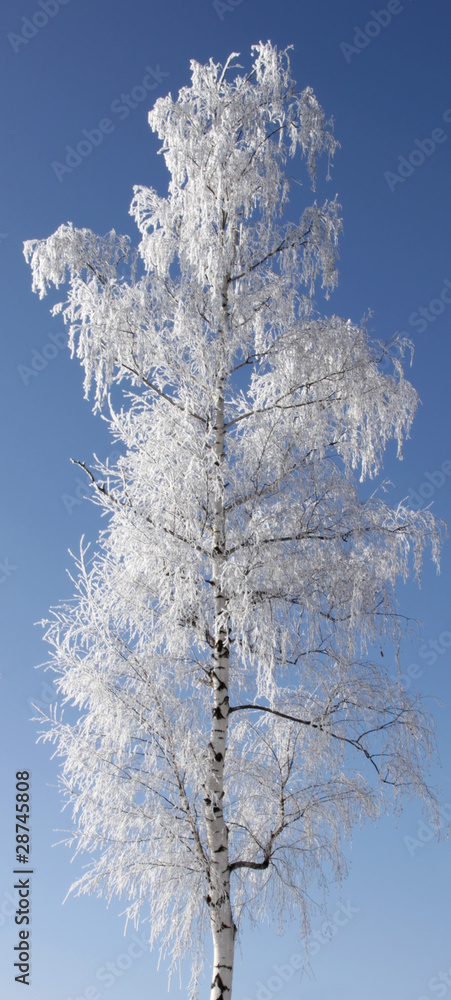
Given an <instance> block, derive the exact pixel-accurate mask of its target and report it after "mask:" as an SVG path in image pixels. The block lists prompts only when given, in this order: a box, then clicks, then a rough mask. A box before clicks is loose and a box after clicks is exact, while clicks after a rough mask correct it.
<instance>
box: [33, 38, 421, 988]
mask: <svg viewBox="0 0 451 1000" xmlns="http://www.w3.org/2000/svg"><path fill="white" fill-rule="evenodd" d="M235 59H236V54H235V53H234V54H232V56H230V58H229V60H228V61H227V63H226V65H225V66H224V67H222V66H220V65H218V64H215V63H214V62H213V61H212V60H210V62H209V64H208V65H205V66H201V65H199V64H198V63H196V62H193V63H192V65H191V68H192V83H191V86H190V87H185V88H183V89H182V90H181V91H180V93H179V95H178V98H177V99H176V100H173V99H172V97H171V96H170V95H169V96H168V97H166V98H164V99H160V100H158V101H157V102H156V104H155V106H154V108H153V110H152V111H151V113H150V115H149V122H150V125H151V127H152V129H154V130H155V131H156V132H157V133H158V136H159V138H160V139H161V141H162V149H161V151H162V153H163V155H164V158H165V162H166V165H167V168H168V170H169V173H170V182H169V190H168V194H167V196H166V197H160V196H159V195H158V194H157V193H156V191H154V190H153V189H152V188H148V187H137V188H135V191H134V198H133V201H132V205H131V214H132V215H133V217H134V219H135V220H136V223H137V226H138V229H139V231H140V234H141V240H140V243H139V246H138V248H137V250H133V249H132V247H131V245H130V241H129V239H128V237H123V236H118V235H116V233H115V232H114V231H112V232H110V233H109V234H108V235H107V236H103V237H100V236H96V235H95V234H94V233H93V232H91V231H90V230H88V229H82V230H76V229H74V228H73V227H72V225H71V224H67V225H62V226H61V227H60V228H59V229H58V230H57V232H56V233H54V235H53V236H50V237H49V238H48V239H41V240H32V241H29V242H28V243H27V244H26V246H25V255H26V258H27V260H28V261H30V262H31V267H32V271H33V288H34V289H35V290H36V291H37V292H39V294H40V296H44V295H45V294H46V292H47V290H48V288H49V286H50V285H54V286H56V287H59V286H60V285H61V284H65V283H66V284H68V286H69V291H68V298H67V299H66V301H65V302H62V303H60V304H59V305H58V306H57V307H55V308H54V310H53V311H54V312H58V311H60V310H62V311H63V315H64V319H65V321H66V323H67V324H68V327H69V344H70V347H71V350H72V355H74V354H76V355H77V357H78V358H79V359H80V361H81V363H82V364H83V365H84V368H85V373H86V379H85V392H86V394H88V392H89V389H90V386H91V384H92V383H94V387H95V409H97V410H102V411H103V414H104V416H105V417H106V418H107V419H108V421H109V423H110V427H111V433H112V436H113V438H114V440H115V441H116V442H118V443H120V446H121V448H122V457H121V458H120V459H119V461H118V462H117V465H115V466H114V467H113V468H110V467H109V466H108V463H106V464H103V463H102V462H100V461H99V460H95V462H94V463H93V465H92V467H88V466H87V465H85V463H82V465H83V467H84V468H85V469H86V472H87V474H88V476H89V479H90V482H91V486H92V492H93V496H94V498H95V499H96V500H97V502H98V503H99V504H100V506H101V508H102V509H103V512H104V513H105V514H106V515H107V527H106V528H105V530H104V531H103V532H102V533H101V534H100V536H99V540H98V544H97V547H96V551H95V552H94V554H92V555H91V554H88V555H87V546H85V544H84V543H82V545H81V549H80V556H79V557H78V558H77V559H76V560H75V561H76V567H77V571H76V575H75V585H76V595H75V597H74V600H73V601H72V602H69V603H67V604H63V605H62V606H60V607H59V608H57V609H56V610H54V611H53V612H52V617H51V619H50V621H49V622H47V633H46V635H47V639H48V641H49V642H50V644H51V646H52V658H51V660H50V664H51V667H52V669H53V670H54V671H55V672H56V676H57V681H56V683H57V687H58V689H59V691H60V693H61V704H60V705H59V706H55V709H54V711H53V712H52V713H51V717H50V719H49V720H48V727H47V729H46V730H45V738H46V739H50V740H53V741H55V743H56V748H57V750H56V752H57V753H58V754H59V755H60V756H61V757H62V758H63V765H62V784H63V788H64V791H65V793H66V795H67V798H68V802H69V803H72V804H73V820H74V829H73V835H72V836H71V837H70V841H69V842H71V843H73V844H76V847H77V850H78V851H81V852H84V851H86V852H89V854H88V861H89V864H88V866H87V869H86V871H85V873H84V874H83V875H82V877H81V878H80V879H79V880H78V881H77V882H75V884H74V886H73V887H72V889H73V890H75V891H76V892H78V893H83V892H96V893H99V894H100V893H103V894H105V895H106V897H107V898H108V899H110V898H111V897H113V896H114V895H118V896H120V897H122V898H123V899H124V900H125V905H126V914H127V917H128V918H129V919H130V920H132V921H135V923H136V924H138V923H139V921H140V920H142V919H149V920H150V944H151V945H153V944H154V943H155V942H159V943H160V945H161V946H162V949H163V953H164V954H167V955H168V956H169V957H170V959H171V967H172V966H173V965H174V964H177V963H178V962H179V961H180V960H181V959H182V957H183V956H184V955H185V954H186V953H192V954H193V977H192V982H191V987H190V989H191V994H192V995H195V994H196V990H197V984H198V977H199V971H200V969H201V967H202V957H201V956H202V951H203V943H204V938H205V936H206V934H207V933H208V928H210V930H211V935H212V941H213V974H212V986H211V1000H229V998H230V996H231V989H232V969H233V955H234V943H235V940H236V932H237V930H238V928H240V926H242V924H243V920H244V919H245V918H246V916H247V917H248V918H249V919H250V921H251V922H253V921H259V920H260V919H262V918H263V917H264V916H265V915H266V914H268V913H269V912H271V913H272V914H274V915H276V916H277V915H278V916H279V918H280V920H281V921H282V920H284V919H285V918H287V917H288V918H291V919H293V920H294V921H296V922H297V923H298V925H299V928H300V932H301V934H303V935H304V936H305V938H306V939H308V932H309V926H310V915H311V908H310V898H311V896H310V894H311V892H312V891H314V890H318V889H320V888H321V886H327V884H328V882H329V881H330V880H332V879H334V878H335V879H338V880H339V879H340V878H341V877H342V875H343V874H344V873H345V871H346V864H345V856H344V853H343V844H344V841H345V840H346V837H347V835H348V834H349V832H350V830H351V828H352V826H353V824H355V823H357V824H359V823H360V822H361V821H363V820H364V819H365V818H370V819H374V818H376V817H377V816H378V815H379V814H380V813H381V812H382V811H383V810H385V809H388V808H391V807H394V808H395V809H396V808H400V805H401V803H402V799H403V797H404V796H406V795H407V796H409V795H418V796H419V797H420V798H421V799H422V801H423V804H424V806H425V807H426V808H427V809H429V810H432V813H433V812H434V809H435V807H436V799H435V795H434V793H433V792H432V791H431V789H430V788H429V786H428V784H427V781H426V778H427V769H426V764H427V759H428V755H429V754H430V752H431V751H432V750H433V749H434V739H433V724H432V721H431V718H430V716H429V713H428V712H427V710H426V709H425V708H424V706H423V705H422V703H421V701H420V700H419V699H418V698H417V697H416V696H411V695H408V694H407V693H406V691H404V690H403V688H402V686H401V684H400V683H399V682H398V679H397V676H396V668H395V664H394V663H393V662H392V663H391V666H388V667H387V666H385V664H386V663H388V661H389V659H390V657H388V656H387V653H385V659H384V660H382V658H381V650H382V644H383V646H384V649H385V650H387V649H393V650H394V651H396V648H397V646H398V644H399V640H400V638H401V633H402V631H403V628H402V623H403V621H404V619H403V617H402V616H401V614H400V613H399V611H398V605H397V601H396V596H395V583H396V580H397V579H398V578H402V579H405V578H406V577H407V576H408V575H409V573H410V572H413V573H414V574H416V575H418V574H419V571H420V566H421V557H422V552H423V549H424V547H425V546H428V545H430V547H431V554H432V558H433V559H434V560H435V561H437V559H438V550H439V531H438V529H437V525H436V524H435V522H434V519H433V516H432V514H431V513H430V512H429V511H419V512H415V511H412V510H410V509H408V507H407V506H406V505H405V503H404V502H403V503H400V504H398V505H397V506H396V507H395V508H394V509H393V508H392V507H390V506H388V505H387V503H386V502H385V500H384V499H383V496H384V495H385V494H383V492H382V493H381V491H380V490H377V489H376V490H375V491H374V492H373V493H372V494H371V496H370V497H369V499H365V500H364V499H362V498H361V496H360V494H359V490H358V478H357V477H358V476H359V475H360V480H363V479H365V478H366V477H374V476H376V475H377V474H378V472H379V470H380V468H381V461H382V456H383V452H384V449H385V446H386V443H387V442H388V441H389V440H390V439H391V438H394V439H396V441H397V443H398V453H399V455H401V445H402V440H403V438H404V437H405V436H406V435H407V434H408V432H409V428H410V425H411V421H412V417H413V414H414V411H415V407H416V404H417V395H416V393H415V391H414V389H413V388H412V386H411V385H410V384H409V382H407V381H406V380H405V379H404V375H403V369H402V364H401V360H400V355H402V353H403V351H404V349H405V348H408V347H409V345H408V344H407V342H405V341H398V342H397V343H394V344H393V350H392V351H391V366H390V369H389V370H390V373H389V374H387V367H386V366H385V367H384V373H383V372H382V371H381V365H380V364H379V362H380V360H381V358H382V356H383V355H384V352H385V355H384V357H385V358H386V356H387V352H388V353H389V354H390V348H389V347H386V346H381V344H377V343H373V342H371V341H370V339H369V336H368V334H367V332H366V330H365V328H364V327H363V326H360V325H356V324H355V323H354V322H351V320H347V321H344V320H342V319H340V318H339V317H337V316H332V318H326V319H321V318H319V314H318V313H317V312H316V311H315V308H314V302H313V294H314V287H315V284H316V283H317V281H320V282H321V286H322V288H323V289H324V290H325V293H326V296H328V295H329V292H330V291H331V290H332V289H333V288H334V286H335V284H336V281H337V271H336V267H335V265H336V258H337V240H338V236H339V232H340V219H339V214H338V213H339V205H338V203H337V201H336V199H334V200H331V201H329V200H328V201H325V202H324V204H322V205H320V204H317V202H316V201H315V202H314V203H313V204H311V205H306V206H305V208H304V211H303V214H302V215H301V217H300V219H299V221H291V222H287V221H283V219H284V213H285V210H286V208H287V204H288V195H289V187H290V185H289V181H288V179H287V176H286V174H285V166H286V164H287V162H288V160H289V158H290V157H294V156H295V155H296V154H298V159H299V160H302V158H304V159H305V161H306V167H307V171H308V174H309V176H310V179H311V182H312V186H313V187H314V186H315V178H316V165H317V160H318V158H319V157H320V156H321V155H322V154H325V156H326V157H327V158H328V159H329V160H330V158H331V157H332V156H333V154H334V152H335V149H336V146H337V143H336V140H335V139H334V137H333V132H332V123H331V122H329V121H327V120H326V119H325V117H324V114H323V111H322V109H321V107H320V106H319V104H318V101H317V100H316V98H315V95H314V93H313V91H312V90H311V88H309V87H307V88H306V89H305V90H303V91H302V92H299V91H298V90H297V89H296V87H295V83H294V81H293V80H292V78H291V76H290V66H289V59H288V52H287V51H285V52H278V51H277V49H276V48H275V47H273V46H272V45H271V44H270V43H267V44H259V45H257V46H255V47H254V62H253V65H252V68H251V70H250V72H248V73H247V74H243V75H240V74H239V73H238V70H239V69H241V67H240V66H238V65H237V64H236V62H235V63H234V60H235ZM117 386H123V387H124V393H123V399H124V404H123V406H120V407H118V405H117V402H116V400H117V397H118V391H119V390H118V389H117V388H116V387H117ZM394 655H395V653H394ZM392 668H393V669H392Z"/></svg>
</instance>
